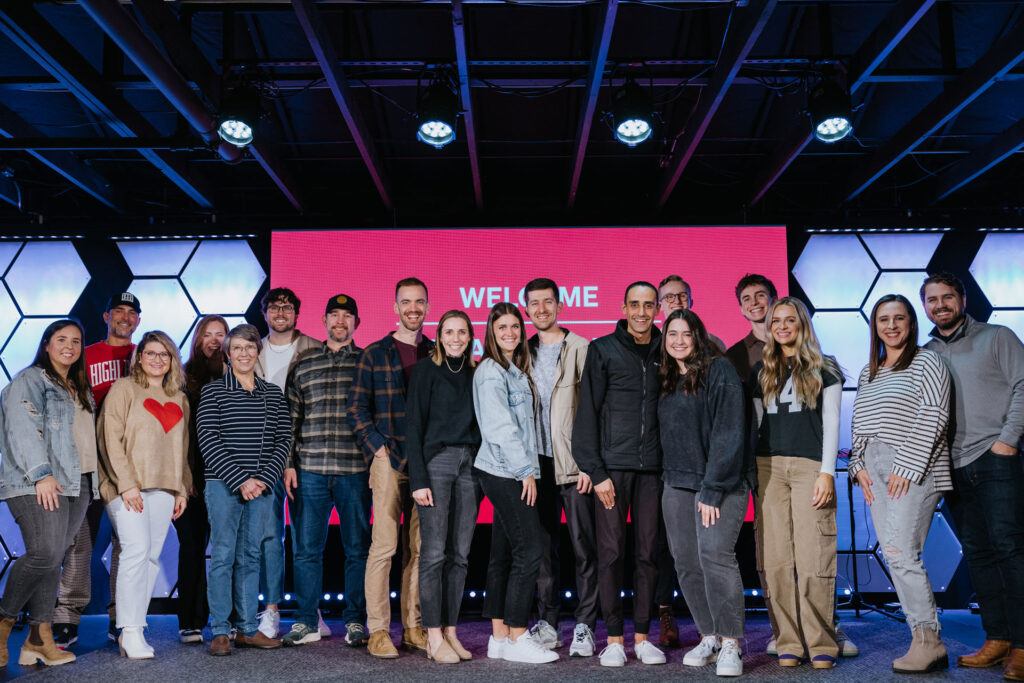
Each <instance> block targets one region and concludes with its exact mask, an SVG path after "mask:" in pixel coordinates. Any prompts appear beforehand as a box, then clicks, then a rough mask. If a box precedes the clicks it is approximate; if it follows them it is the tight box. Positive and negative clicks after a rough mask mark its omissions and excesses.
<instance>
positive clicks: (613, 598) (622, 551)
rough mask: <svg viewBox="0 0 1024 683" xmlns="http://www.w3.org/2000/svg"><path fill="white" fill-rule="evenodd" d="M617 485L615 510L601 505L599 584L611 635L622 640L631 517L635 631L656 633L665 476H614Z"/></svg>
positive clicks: (597, 504)
mask: <svg viewBox="0 0 1024 683" xmlns="http://www.w3.org/2000/svg"><path fill="white" fill-rule="evenodd" d="M609 474H610V475H611V479H612V483H613V484H614V485H615V507H613V508H612V509H611V510H608V509H606V508H605V507H604V505H602V504H601V502H600V501H597V502H596V504H595V509H596V517H597V552H598V558H599V560H598V565H597V567H598V568H597V580H598V585H599V589H600V595H601V612H602V613H603V614H604V623H605V626H606V627H607V628H608V635H609V636H621V635H622V597H621V596H620V591H622V589H623V574H624V568H625V563H626V516H627V514H629V513H630V508H632V518H633V558H634V569H633V630H634V632H635V633H642V634H647V633H648V632H649V631H650V629H651V605H652V601H653V600H654V587H655V583H656V582H657V580H658V568H657V566H656V565H655V550H656V547H657V543H658V518H659V517H660V512H659V511H660V508H661V477H660V476H659V475H658V474H656V473H653V472H619V471H612V472H609Z"/></svg>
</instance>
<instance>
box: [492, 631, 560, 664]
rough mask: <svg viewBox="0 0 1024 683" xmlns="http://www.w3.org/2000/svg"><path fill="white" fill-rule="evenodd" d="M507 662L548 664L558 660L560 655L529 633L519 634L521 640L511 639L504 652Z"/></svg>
mask: <svg viewBox="0 0 1024 683" xmlns="http://www.w3.org/2000/svg"><path fill="white" fill-rule="evenodd" d="M502 659H504V660H505V661H506V662H523V663H524V664H547V663H548V662H556V661H558V655H557V654H555V653H554V652H552V651H551V650H550V649H549V648H547V647H545V646H543V645H541V644H540V643H538V642H537V641H536V640H535V639H534V637H533V636H531V635H530V634H529V633H524V634H523V635H521V636H519V640H516V641H512V640H509V641H508V643H507V644H506V645H505V651H504V652H503V653H502Z"/></svg>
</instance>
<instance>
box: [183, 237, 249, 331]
mask: <svg viewBox="0 0 1024 683" xmlns="http://www.w3.org/2000/svg"><path fill="white" fill-rule="evenodd" d="M266 279H267V274H266V273H265V272H264V271H263V267H262V266H260V263H259V261H257V260H256V256H255V255H254V254H253V253H252V249H251V248H250V247H249V244H248V242H246V241H245V240H224V241H204V242H203V243H202V244H200V245H199V248H198V249H196V253H195V254H194V255H193V256H192V260H191V261H189V263H188V266H187V267H186V268H185V272H183V273H182V274H181V281H182V283H183V284H184V285H185V288H186V289H188V293H189V295H190V296H191V297H192V300H193V301H195V302H196V306H197V307H198V308H199V311H200V313H245V311H246V310H248V308H249V304H251V303H252V300H253V298H254V297H255V296H256V292H258V291H259V289H260V286H261V285H262V284H263V281H264V280H266Z"/></svg>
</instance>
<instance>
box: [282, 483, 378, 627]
mask: <svg viewBox="0 0 1024 683" xmlns="http://www.w3.org/2000/svg"><path fill="white" fill-rule="evenodd" d="M298 476H299V487H298V489H296V490H295V494H294V495H295V500H294V501H292V504H291V505H292V508H291V509H292V533H293V537H292V538H293V540H294V542H295V546H294V547H295V560H294V564H293V570H294V577H295V600H296V602H297V605H298V609H297V610H296V612H295V621H296V622H298V623H301V624H305V625H306V626H309V627H310V628H313V629H315V628H316V626H317V614H316V609H317V606H318V605H319V604H320V592H321V589H322V588H323V575H324V544H325V543H326V542H327V522H328V520H329V519H330V516H331V508H332V507H335V508H337V509H338V517H339V518H340V524H339V525H338V531H339V532H340V533H341V546H342V548H343V549H344V551H345V611H344V612H343V614H342V617H343V618H344V619H345V623H346V624H351V623H353V622H356V623H360V624H361V623H363V622H364V621H366V593H365V592H364V590H363V580H364V578H365V574H366V556H367V555H368V554H369V552H370V483H369V480H370V475H369V473H368V472H360V473H358V474H347V475H330V476H326V475H323V474H316V473H315V472H307V471H306V470H303V469H299V470H298Z"/></svg>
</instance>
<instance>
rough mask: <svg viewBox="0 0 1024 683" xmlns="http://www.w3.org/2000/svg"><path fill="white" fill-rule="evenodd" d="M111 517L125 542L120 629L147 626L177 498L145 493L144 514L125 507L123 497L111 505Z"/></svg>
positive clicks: (120, 576)
mask: <svg viewBox="0 0 1024 683" xmlns="http://www.w3.org/2000/svg"><path fill="white" fill-rule="evenodd" d="M107 514H108V515H109V516H110V520H111V522H112V523H113V525H114V529H115V530H116V531H117V537H118V538H119V539H120V540H121V562H120V565H119V566H118V570H117V627H118V628H124V627H126V626H145V625H146V613H147V612H148V611H149V599H150V598H151V597H152V595H153V587H154V586H155V585H156V577H157V575H158V574H159V573H160V553H161V552H162V551H163V548H164V539H165V538H166V537H167V530H168V529H169V528H170V526H171V517H172V516H173V515H174V494H172V493H168V492H167V491H163V490H160V489H148V490H145V491H143V492H142V512H134V511H132V510H129V509H127V508H126V507H125V506H124V501H123V500H122V499H121V497H118V498H116V499H115V500H113V501H112V502H110V503H108V504H107Z"/></svg>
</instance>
